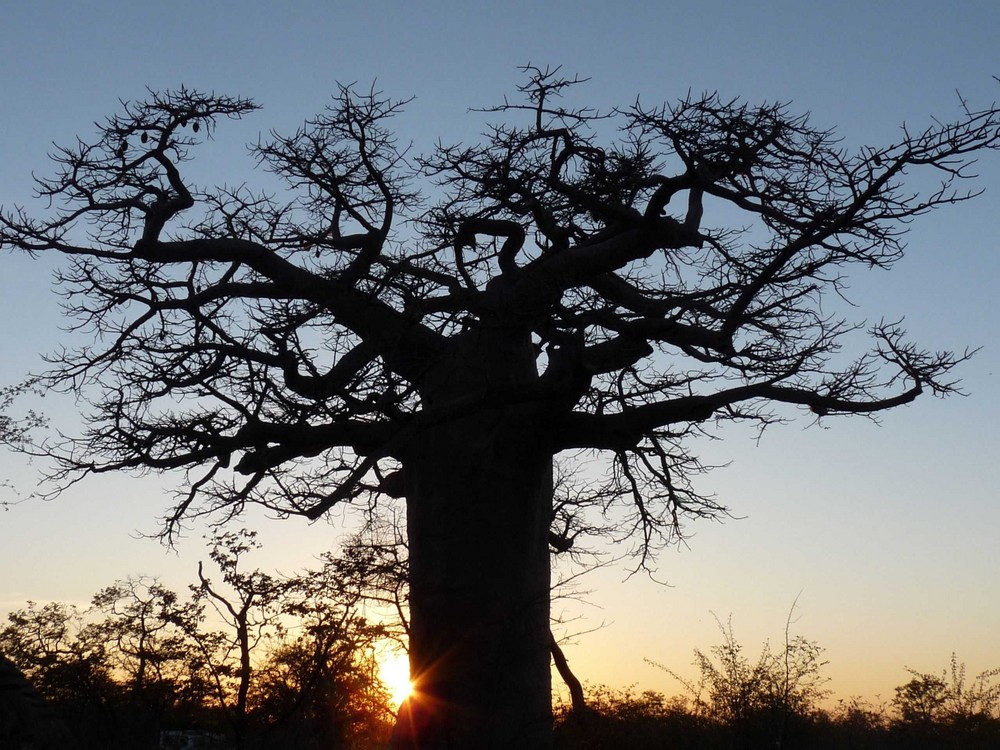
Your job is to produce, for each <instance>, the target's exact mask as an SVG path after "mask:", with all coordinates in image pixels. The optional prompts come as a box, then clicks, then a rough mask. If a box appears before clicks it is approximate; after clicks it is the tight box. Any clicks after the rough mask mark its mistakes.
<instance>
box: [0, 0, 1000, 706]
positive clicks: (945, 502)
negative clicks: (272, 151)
mask: <svg viewBox="0 0 1000 750" xmlns="http://www.w3.org/2000/svg"><path fill="white" fill-rule="evenodd" d="M674 5H676V7H672V6H674ZM998 22H1000V6H997V5H996V4H995V3H993V2H955V3H951V4H949V5H948V6H947V7H945V6H943V5H942V4H940V3H930V2H879V3H872V2H836V3H833V2H825V3H810V4H805V3H801V2H767V3H745V2H744V3H724V2H702V3H697V4H695V3H683V4H680V3H678V4H672V3H662V2H620V3H617V4H615V5H613V6H612V4H610V3H600V4H599V3H587V2H578V3H570V2H562V1H560V2H549V3H537V2H534V3H527V2H508V3H504V4H498V3H492V2H470V1H466V2H461V3H459V2H423V3H422V2H409V3H390V2H364V3H361V2H338V3H332V2H327V3H323V2H295V1H294V0H293V1H291V2H288V3H285V4H283V6H281V7H278V4H276V3H265V2H255V1H253V0H244V1H243V2H238V3H237V2H197V3H196V2H188V1H184V2H173V3H137V2H130V3H125V2H110V1H105V2H74V3H70V2H55V1H50V2H33V3H24V2H16V3H9V4H8V5H7V6H6V7H5V11H4V19H3V25H2V26H0V70H2V71H3V76H2V78H0V99H2V101H3V103H4V106H3V107H2V108H0V203H2V204H5V205H9V204H11V203H14V202H25V201H27V200H28V199H29V198H30V187H31V185H30V176H31V173H32V171H35V172H37V173H39V174H43V173H45V172H46V170H47V162H46V159H45V153H46V152H47V151H49V150H50V148H51V143H52V142H53V141H55V142H67V141H69V140H71V139H72V138H73V137H74V136H75V135H76V134H81V135H87V134H88V133H90V132H91V129H92V125H91V123H92V122H93V121H95V120H99V119H101V118H102V117H103V116H105V115H106V114H110V113H111V112H113V111H114V110H115V108H116V106H117V101H118V99H119V98H124V99H129V98H140V97H142V96H143V94H144V90H145V89H144V87H146V86H149V87H151V88H154V89H155V88H167V87H175V86H178V85H180V84H185V85H187V86H189V87H194V88H199V89H204V90H215V91H217V92H225V93H229V94H239V95H247V96H251V97H253V98H255V99H257V100H258V101H259V102H260V103H261V104H263V105H264V109H263V110H262V111H261V112H259V113H256V114H255V115H254V116H252V117H251V118H248V120H246V121H245V122H242V123H239V124H236V125H233V126H223V127H220V130H219V133H218V141H217V142H215V143H214V144H211V145H210V146H209V147H207V148H205V149H202V151H203V153H200V154H199V157H198V159H196V161H195V163H194V165H193V166H194V167H195V169H196V170H197V171H198V174H199V179H201V180H202V181H204V182H228V183H238V182H241V181H243V180H251V181H252V180H253V172H252V169H251V166H252V165H251V163H250V161H249V160H246V159H244V158H243V144H245V143H246V142H248V141H251V140H254V139H255V138H256V136H257V134H258V133H259V132H266V131H267V130H268V129H269V128H272V127H274V128H277V129H279V130H280V129H285V130H288V129H291V128H293V127H295V126H296V125H297V124H298V123H299V122H300V121H301V120H302V119H304V118H306V117H308V116H310V115H312V114H314V113H315V112H317V111H319V110H320V109H321V108H322V107H323V106H324V105H325V104H326V102H327V101H328V99H329V96H330V94H331V92H332V91H333V88H334V83H335V82H336V81H340V82H344V83H347V82H352V81H360V82H363V83H367V82H369V81H371V80H373V79H377V81H378V85H379V87H380V88H382V89H383V90H384V91H385V92H386V93H388V94H389V95H391V96H396V97H400V98H404V97H408V96H410V95H415V96H416V97H417V98H416V99H415V100H414V102H413V103H412V104H411V105H410V106H409V107H408V109H407V113H406V114H405V115H404V116H403V117H400V118H399V120H398V122H397V125H398V130H399V135H400V138H401V140H404V141H407V140H412V141H413V142H414V148H415V149H416V150H417V151H420V150H424V149H427V148H429V147H430V146H431V145H432V144H433V142H434V140H435V139H437V138H439V137H440V138H442V139H443V140H445V141H455V140H463V139H464V140H470V139H473V138H475V136H476V133H477V132H479V129H480V128H481V125H482V120H481V119H478V118H476V117H474V116H470V115H469V114H468V113H467V111H466V110H467V109H468V108H469V107H474V106H485V105H489V104H492V103H494V102H496V101H497V100H498V99H499V98H500V97H502V96H503V94H504V93H509V92H511V91H512V90H513V87H514V85H515V83H516V82H517V81H518V73H517V70H516V68H517V66H518V65H520V64H523V63H526V62H533V63H536V64H541V65H547V64H551V65H560V64H561V65H563V66H564V68H565V69H566V70H567V71H571V72H578V73H579V74H580V75H582V76H589V77H591V78H592V81H591V83H590V84H588V89H587V92H588V95H589V96H590V98H591V101H592V102H593V103H594V104H595V105H596V106H600V107H601V108H607V107H610V106H613V105H615V104H619V105H627V104H629V103H631V101H633V100H634V98H635V96H637V95H640V96H641V97H642V99H643V100H645V101H647V102H660V101H664V100H670V99H674V98H677V97H680V96H683V95H684V94H685V93H686V92H687V91H688V90H689V89H691V90H693V91H695V92H700V91H703V90H718V91H719V92H720V93H721V94H723V95H724V96H741V97H743V98H745V99H747V100H748V101H750V102H759V101H762V100H769V101H773V100H782V101H791V102H792V107H791V108H792V110H793V111H809V112H811V113H812V117H813V121H814V123H815V124H817V125H822V126H832V127H836V128H837V129H838V132H839V133H840V134H841V135H842V136H843V137H844V139H845V144H846V145H861V144H879V143H883V142H889V141H892V140H894V139H897V138H898V137H899V126H900V124H901V123H902V122H904V121H905V122H906V123H907V124H908V125H909V126H911V127H913V128H921V127H924V126H926V125H928V124H930V121H931V120H930V118H931V117H932V116H935V115H936V116H938V117H940V118H942V119H948V118H950V117H953V116H956V115H957V114H958V107H957V105H958V95H957V94H956V91H960V92H961V94H962V95H963V96H964V97H966V98H967V99H968V100H969V101H970V103H971V104H972V105H973V106H975V105H977V104H978V105H985V104H989V103H991V102H993V101H994V100H996V99H997V98H1000V84H998V83H997V82H996V81H995V80H993V78H992V76H995V75H1000V51H998V47H997V44H996V31H997V28H1000V23H998ZM979 172H980V175H981V177H980V179H979V180H978V181H977V183H976V185H977V186H979V187H983V188H985V189H986V191H987V192H986V194H985V195H984V196H982V197H981V198H979V199H978V200H976V201H974V202H971V203H968V204H965V205H962V206H957V207H953V208H951V209H945V210H942V211H941V212H939V213H937V214H935V215H932V216H929V217H925V218H924V219H922V220H918V221H917V222H915V223H914V224H913V227H912V231H911V234H910V236H909V252H908V255H907V257H906V258H905V259H904V260H903V261H902V262H901V263H900V264H899V265H898V266H897V267H896V268H895V269H894V270H893V271H892V272H890V273H888V274H887V273H881V272H879V273H868V274H862V275H859V276H857V277H855V278H853V279H852V293H851V299H852V301H853V302H855V303H856V304H857V305H858V308H859V309H858V313H857V315H858V316H859V317H864V318H868V319H870V320H878V319H879V318H880V317H883V316H884V317H885V318H887V319H894V318H898V317H900V316H902V315H904V314H905V315H906V318H907V328H908V329H909V331H910V332H911V334H912V335H913V336H914V338H916V339H917V340H918V341H920V342H921V343H923V344H925V345H926V346H928V347H931V348H959V349H961V348H963V347H965V346H967V345H969V346H980V345H981V346H983V349H982V351H981V352H980V353H979V355H978V356H977V357H976V358H975V359H974V360H973V361H972V362H970V363H969V364H968V365H967V366H966V367H964V368H963V369H962V371H961V372H960V375H961V377H962V378H963V380H964V382H965V386H966V390H967V391H968V392H969V393H970V395H969V396H968V397H966V398H956V399H949V400H947V401H939V400H934V399H931V398H925V399H922V400H918V402H917V403H915V404H914V405H912V406H910V407H907V408H905V409H902V410H899V411H898V412H895V413H890V414H887V415H886V416H885V418H884V420H883V424H882V426H881V427H879V426H876V425H873V424H872V423H870V422H868V421H865V420H855V421H843V420H841V421H833V422H831V423H830V424H829V429H822V428H815V427H814V428H808V429H807V424H806V422H804V421H803V422H793V423H792V424H790V425H787V426H785V427H779V428H777V429H775V430H772V431H770V432H769V433H767V434H766V435H765V437H764V439H763V441H762V442H761V443H760V444H759V445H757V444H756V443H754V441H753V440H752V439H751V436H750V435H747V434H743V433H739V432H738V431H733V432H731V433H730V435H729V439H728V440H725V441H723V442H721V443H716V444H714V445H712V446H709V447H708V448H707V450H708V451H709V453H708V454H707V455H706V457H707V458H708V459H710V460H711V461H713V462H716V463H723V462H726V461H730V460H732V464H731V465H730V466H729V467H728V468H726V469H724V470H721V471H718V472H716V473H714V474H713V475H711V476H709V477H707V478H706V479H705V481H704V483H703V485H702V486H703V487H704V488H705V489H709V490H714V491H716V492H717V493H718V494H719V496H720V498H721V499H722V500H724V501H725V502H726V503H727V504H728V505H729V506H730V507H731V508H732V509H733V511H734V512H735V513H736V514H737V515H739V516H744V517H745V518H744V519H743V520H739V521H732V522H729V523H727V524H725V525H717V524H710V523H706V524H696V525H694V526H693V527H692V528H691V529H690V530H691V531H693V532H694V537H693V539H692V540H691V542H690V545H689V547H687V548H681V549H679V550H677V551H668V552H667V553H665V554H664V555H663V557H662V559H661V565H660V578H661V579H663V580H665V581H667V582H668V583H669V584H670V585H669V586H662V585H658V584H656V583H653V582H652V581H649V580H648V579H645V578H642V577H635V578H632V579H630V580H628V581H625V582H623V577H624V571H622V570H613V571H602V572H600V573H598V574H595V576H594V577H593V578H592V579H591V581H590V582H588V583H587V584H586V588H590V589H592V590H593V593H592V594H591V595H590V596H589V600H590V601H591V602H592V604H591V605H587V606H580V605H574V607H573V609H572V611H571V612H570V614H581V615H583V616H584V618H585V619H584V620H583V621H579V622H577V623H574V625H573V628H578V629H580V630H584V629H588V628H591V627H594V626H596V625H599V624H601V623H605V627H604V628H602V629H600V630H599V631H597V632H595V633H592V634H589V635H585V636H581V637H580V638H578V639H576V640H575V641H574V642H573V643H572V644H571V645H570V646H569V647H568V649H567V653H568V656H569V658H570V660H571V662H572V663H573V665H574V666H575V667H576V668H577V670H578V672H579V673H580V676H581V677H582V678H583V679H584V680H590V681H593V682H605V683H609V684H613V685H626V684H632V683H636V684H638V685H639V686H640V687H643V688H645V687H653V688H661V689H665V690H668V691H673V690H676V689H678V688H679V686H677V685H675V684H673V683H672V682H671V681H670V680H669V678H667V677H666V676H665V675H664V674H662V673H660V672H658V671H657V670H655V669H653V668H652V667H650V666H648V665H647V664H645V663H644V662H643V657H649V658H652V659H655V660H656V661H659V662H662V663H665V664H667V665H669V666H670V667H671V668H673V669H675V671H680V672H684V671H685V669H687V668H688V665H689V664H690V661H691V649H693V648H695V647H701V648H707V647H709V646H710V645H712V644H713V643H715V642H716V640H717V639H716V633H715V631H714V624H713V620H712V615H711V612H715V613H716V614H718V615H719V616H720V617H721V618H723V619H725V618H726V617H727V616H728V615H729V613H732V614H733V621H734V625H735V627H736V632H737V635H738V636H739V637H741V638H742V639H743V641H744V642H745V643H746V644H747V645H748V646H749V647H756V645H757V644H758V643H759V642H760V641H762V640H763V639H764V638H768V637H770V638H772V639H778V638H780V636H781V633H782V630H783V626H784V620H785V615H786V613H787V610H788V608H789V606H790V605H791V603H792V601H793V600H794V599H795V597H796V596H797V595H799V593H800V592H802V593H801V598H800V600H799V609H798V612H797V615H798V616H799V621H798V625H797V627H798V631H799V632H801V633H802V634H803V635H806V636H807V637H810V638H814V639H816V640H818V641H819V642H820V643H821V644H822V645H823V646H825V647H826V648H827V654H826V656H827V658H828V659H829V661H830V665H829V667H828V669H827V673H828V674H829V676H831V677H832V678H833V682H832V687H833V688H834V690H836V691H837V692H838V693H839V694H841V695H846V694H851V693H863V694H869V695H870V694H874V693H881V694H882V695H883V696H889V695H891V690H892V687H893V686H895V685H898V684H901V683H902V682H904V681H905V680H906V678H907V675H906V673H905V671H904V669H903V667H904V665H907V666H912V667H914V668H917V669H921V670H924V671H933V670H937V669H942V668H944V666H945V665H946V664H947V660H948V657H949V655H950V654H951V652H952V651H953V650H954V651H957V652H958V655H959V658H960V659H963V660H965V661H966V662H968V664H969V668H970V669H971V670H973V671H978V670H979V669H984V668H986V667H992V666H1000V645H998V643H997V640H996V637H995V634H996V632H998V630H1000V596H998V594H1000V590H998V588H1000V584H998V583H997V579H996V571H997V570H998V569H1000V545H997V544H996V541H995V540H996V536H997V531H998V529H1000V503H998V502H997V500H998V497H997V490H996V487H997V486H1000V476H998V469H997V461H996V459H995V456H996V453H997V448H998V440H997V431H998V430H997V424H998V422H1000V407H998V399H997V398H996V396H995V389H996V388H997V374H998V373H1000V353H998V348H997V346H996V344H995V338H996V333H997V330H998V322H1000V312H998V310H997V307H996V305H995V302H994V299H995V288H996V286H997V282H998V281H1000V255H998V240H997V231H996V217H997V216H1000V154H987V155H984V157H983V160H982V163H981V165H980V168H979ZM0 263H2V266H0V269H2V270H0V320H2V321H3V322H2V326H3V334H2V336H3V340H4V344H5V346H4V353H5V357H4V360H3V362H0V383H9V382H14V381H16V380H17V379H18V378H19V377H21V376H22V375H23V374H24V372H26V371H27V370H30V369H32V368H37V367H39V364H38V362H39V360H38V357H37V355H38V354H39V353H40V352H44V351H51V350H52V349H54V348H55V346H56V344H57V342H58V341H59V340H60V334H59V331H58V330H57V327H58V325H59V318H58V299H57V298H56V297H55V295H54V294H53V293H52V291H51V288H50V283H49V280H48V278H47V275H46V265H47V264H46V263H45V262H44V261H41V262H38V261H34V262H31V261H27V260H25V259H23V258H14V257H9V256H3V257H0ZM46 403H48V404H52V406H51V407H50V410H52V416H53V419H54V421H55V422H56V423H57V424H60V423H62V424H67V425H71V424H72V421H73V416H72V404H71V403H68V402H65V401H58V400H55V399H49V401H48V402H46ZM34 468H35V467H29V466H25V465H24V464H23V462H22V461H20V460H19V459H18V458H16V457H13V456H10V455H0V474H2V475H6V476H9V477H11V478H14V479H16V480H17V483H18V486H19V487H20V488H21V489H22V490H25V491H30V489H31V487H30V485H31V482H32V476H33V473H32V472H33V470H34ZM167 486H169V481H161V480H159V479H145V480H142V481H137V480H133V479H126V478H122V477H118V478H109V479H102V480H100V481H99V482H98V481H95V482H91V483H89V484H87V485H85V486H81V487H77V488H74V489H73V490H71V491H69V492H67V493H65V495H63V496H62V497H61V498H60V499H59V500H57V501H54V502H51V503H39V502H29V503H24V504H21V505H18V506H16V507H15V508H14V509H13V510H11V511H10V512H7V513H0V611H3V610H4V609H5V608H9V607H10V606H13V605H16V604H17V603H20V602H23V600H24V599H27V598H32V599H36V600H47V599H61V600H86V599H87V598H88V597H89V596H90V595H91V594H92V593H94V592H95V591H96V590H97V589H99V588H100V587H102V586H104V585H106V584H109V583H110V582H111V581H112V580H113V579H114V578H116V577H121V576H124V575H127V574H130V573H140V572H141V573H162V574H163V575H164V576H165V577H166V578H168V579H169V580H172V581H177V584H176V585H178V586H182V585H184V583H186V581H187V580H189V579H190V577H191V573H192V571H193V566H194V565H195V564H196V558H197V556H198V555H199V554H203V553H202V550H201V547H200V545H199V542H198V536H199V533H200V532H199V530H198V529H197V528H195V529H193V530H192V534H191V538H190V539H188V540H185V541H183V542H182V543H181V545H180V548H179V550H178V552H176V553H174V552H168V551H165V550H163V549H162V548H160V547H158V546H157V545H156V543H155V542H152V541H148V540H142V539H138V538H136V535H135V533H134V532H135V530H136V529H141V530H145V531H151V530H154V529H155V520H156V518H157V516H158V515H159V514H160V513H161V512H162V510H163V509H164V508H165V506H166V503H167V499H166V498H165V497H164V496H163V494H162V493H163V491H164V487H167ZM249 520H250V522H251V523H252V524H254V525H255V526H259V527H260V528H261V531H262V535H263V538H264V540H265V543H267V544H268V551H269V557H268V558H267V559H266V560H264V559H262V560H261V564H262V565H270V564H273V565H274V566H276V567H282V568H284V569H286V570H287V569H290V568H292V567H297V566H301V565H305V564H308V563H309V561H310V558H311V557H312V556H313V555H316V554H319V553H320V552H321V551H323V549H325V548H326V547H327V546H329V545H330V544H332V543H333V541H334V540H335V538H336V536H337V534H338V529H337V528H336V527H335V526H330V525H327V524H317V525H313V526H307V525H305V524H304V522H302V521H296V520H290V521H282V522H277V521H269V520H267V519H264V518H263V517H261V516H260V515H259V514H258V515H255V516H253V517H252V518H251V519H249Z"/></svg>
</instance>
